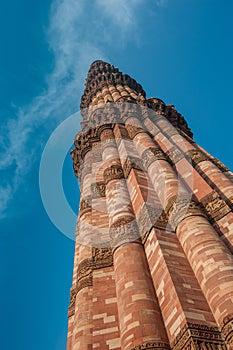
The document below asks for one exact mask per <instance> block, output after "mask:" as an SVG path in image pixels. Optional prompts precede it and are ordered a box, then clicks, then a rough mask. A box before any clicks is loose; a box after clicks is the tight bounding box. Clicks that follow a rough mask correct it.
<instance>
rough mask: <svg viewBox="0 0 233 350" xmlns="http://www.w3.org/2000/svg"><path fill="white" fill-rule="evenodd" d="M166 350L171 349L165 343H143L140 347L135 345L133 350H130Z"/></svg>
mask: <svg viewBox="0 0 233 350" xmlns="http://www.w3.org/2000/svg"><path fill="white" fill-rule="evenodd" d="M159 349H161V350H163V349H164V350H165V349H166V350H168V349H171V348H170V345H169V344H167V343H162V342H146V343H143V344H141V345H137V346H135V347H133V348H131V350H159Z"/></svg>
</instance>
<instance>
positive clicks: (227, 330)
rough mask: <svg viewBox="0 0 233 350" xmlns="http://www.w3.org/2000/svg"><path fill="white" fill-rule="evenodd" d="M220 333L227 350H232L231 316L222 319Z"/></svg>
mask: <svg viewBox="0 0 233 350" xmlns="http://www.w3.org/2000/svg"><path fill="white" fill-rule="evenodd" d="M221 331H222V335H223V338H224V339H225V342H226V344H227V345H228V347H229V349H233V314H230V315H228V316H226V317H225V318H224V319H223V322H222V325H221Z"/></svg>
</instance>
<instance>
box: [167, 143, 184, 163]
mask: <svg viewBox="0 0 233 350" xmlns="http://www.w3.org/2000/svg"><path fill="white" fill-rule="evenodd" d="M167 155H168V157H169V158H170V160H171V161H172V163H173V164H176V163H178V162H179V161H180V160H181V159H183V158H184V157H185V155H184V153H183V152H182V151H181V150H179V149H178V148H177V147H176V146H174V147H173V148H171V149H170V150H169V151H168V152H167Z"/></svg>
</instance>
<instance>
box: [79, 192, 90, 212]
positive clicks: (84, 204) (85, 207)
mask: <svg viewBox="0 0 233 350" xmlns="http://www.w3.org/2000/svg"><path fill="white" fill-rule="evenodd" d="M89 211H91V196H88V197H85V198H81V200H80V207H79V217H81V216H82V215H83V214H85V213H87V212H89Z"/></svg>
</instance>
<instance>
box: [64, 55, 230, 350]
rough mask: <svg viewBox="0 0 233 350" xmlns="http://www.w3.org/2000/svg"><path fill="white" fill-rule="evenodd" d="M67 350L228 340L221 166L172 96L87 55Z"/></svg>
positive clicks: (220, 346) (219, 347)
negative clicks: (152, 92)
mask: <svg viewBox="0 0 233 350" xmlns="http://www.w3.org/2000/svg"><path fill="white" fill-rule="evenodd" d="M81 113H82V116H83V121H82V123H81V124H82V130H81V131H80V132H79V133H78V134H77V136H76V138H75V142H74V144H75V149H74V150H73V151H72V158H73V162H74V172H75V175H76V176H77V177H78V180H79V183H80V191H81V195H80V208H79V214H78V220H77V232H76V247H75V258H74V272H73V283H72V288H71V294H70V307H69V312H68V316H69V326H68V341H67V350H90V349H97V350H112V349H115V350H120V349H121V350H149V349H150V350H152V349H153V350H155V349H160V350H168V349H174V350H181V349H187V350H194V349H195V350H198V349H203V350H207V349H208V350H215V349H216V350H225V349H233V255H232V252H233V212H232V207H233V181H232V180H233V175H232V173H231V172H230V171H229V169H227V168H226V167H225V166H224V165H223V164H222V163H221V162H220V161H218V160H217V159H216V158H214V157H212V156H211V155H210V154H208V153H207V152H206V151H205V150H203V149H202V148H201V147H199V146H198V145H197V144H196V143H195V142H194V140H193V135H192V132H191V130H190V129H189V127H188V125H187V123H186V121H185V119H184V118H183V116H182V115H181V114H180V113H178V112H177V111H176V109H175V108H174V106H173V105H166V104H165V103H164V102H163V101H162V100H160V99H158V98H149V99H147V98H146V93H145V91H144V90H143V88H142V87H141V85H140V84H138V83H137V82H136V81H135V80H134V79H132V78H131V77H129V76H128V75H125V74H122V73H121V72H120V71H119V70H118V69H117V68H115V67H114V66H113V65H110V64H108V63H105V62H103V61H95V62H94V63H93V64H92V65H91V67H90V69H89V72H88V76H87V79H86V88H85V91H84V94H83V96H82V100H81Z"/></svg>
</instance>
